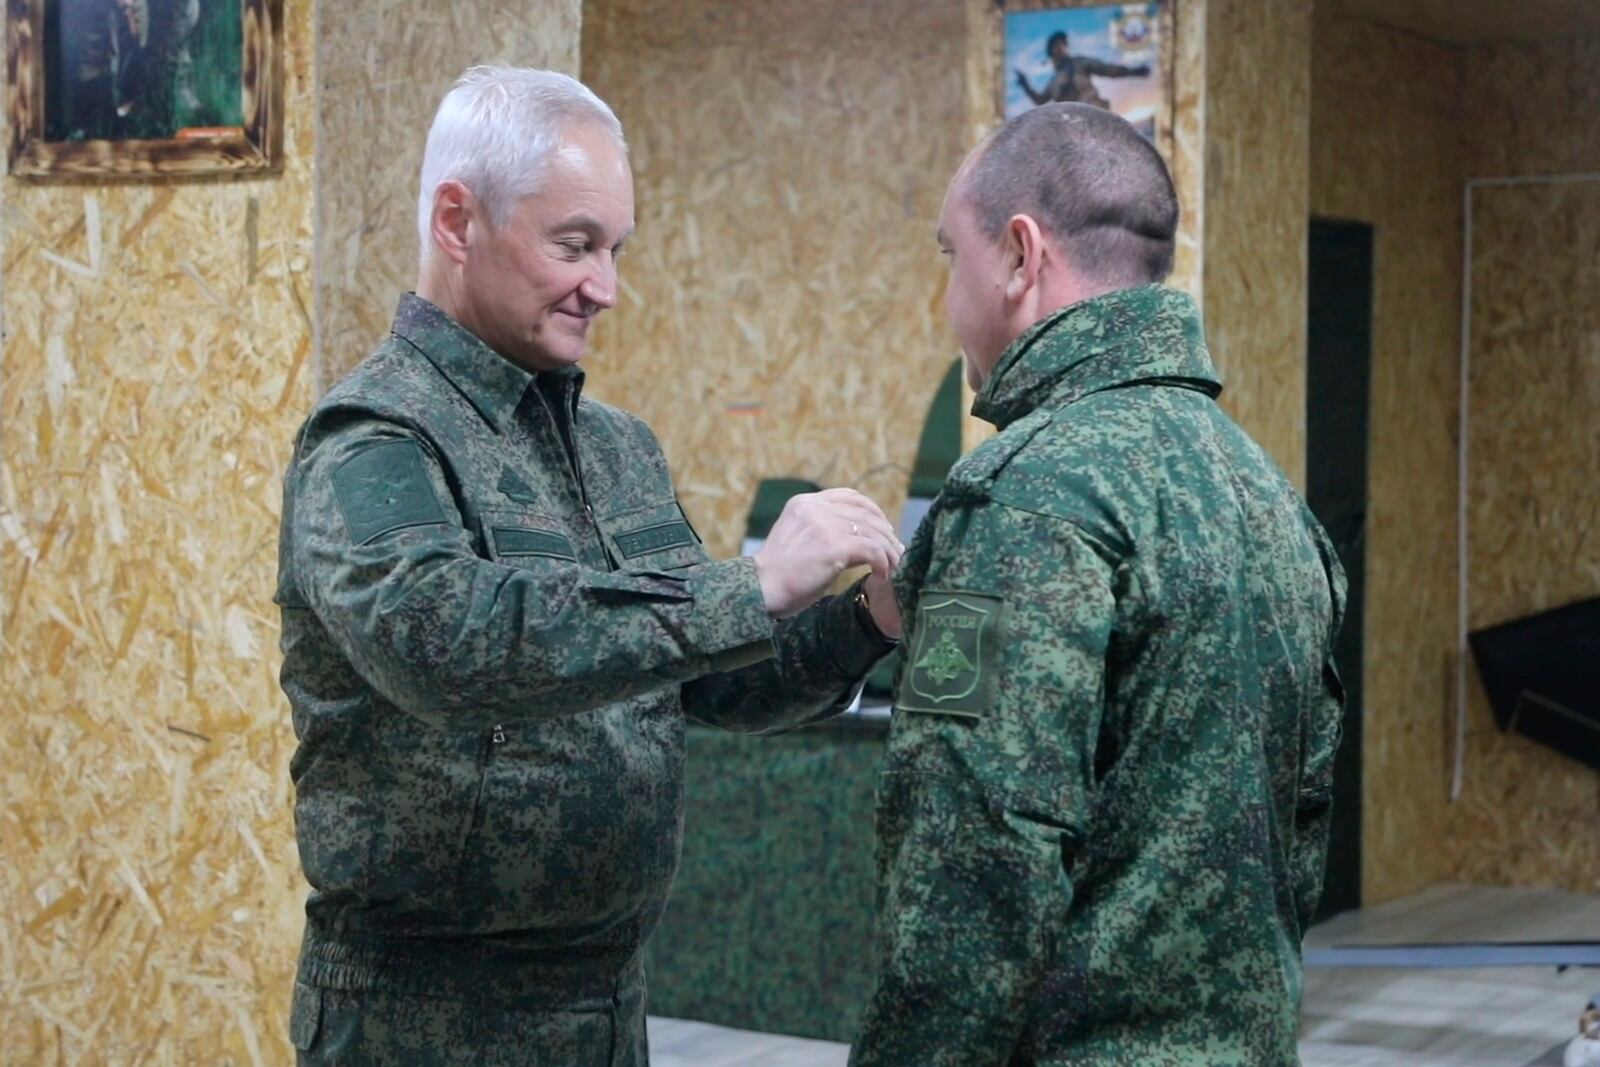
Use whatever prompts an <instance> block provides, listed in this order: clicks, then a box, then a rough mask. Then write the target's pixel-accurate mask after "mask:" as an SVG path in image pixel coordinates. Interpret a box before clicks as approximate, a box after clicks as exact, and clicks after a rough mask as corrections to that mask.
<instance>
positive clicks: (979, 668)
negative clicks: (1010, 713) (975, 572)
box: [895, 589, 1005, 718]
mask: <svg viewBox="0 0 1600 1067" xmlns="http://www.w3.org/2000/svg"><path fill="white" fill-rule="evenodd" d="M1004 607H1005V601H1003V600H1001V599H1000V598H999V597H997V596H992V595H990V594H988V593H972V592H968V591H966V590H954V589H928V590H925V591H924V592H923V594H922V598H921V600H920V601H919V602H918V604H917V619H916V633H917V639H916V643H915V646H914V647H913V648H912V650H911V653H910V657H909V658H908V659H907V661H906V669H905V674H904V676H903V678H904V680H903V682H902V684H901V686H900V690H899V692H898V693H896V694H895V709H896V710H898V711H922V712H928V713H930V714H933V715H961V716H966V717H969V718H980V717H981V716H982V715H983V713H984V712H985V711H986V710H987V708H988V705H989V692H990V687H991V686H992V684H993V682H994V673H995V669H996V664H997V663H998V662H999V658H1000V635H999V630H1000V616H1001V612H1002V609H1003V608H1004Z"/></svg>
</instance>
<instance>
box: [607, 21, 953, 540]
mask: <svg viewBox="0 0 1600 1067" xmlns="http://www.w3.org/2000/svg"><path fill="white" fill-rule="evenodd" d="M966 19H967V13H966V11H965V8H964V0H934V2H921V0H883V2H880V3H872V4H855V3H847V2H843V0H822V2H820V3H811V4H796V3H789V2H777V0H763V2H757V3H736V2H733V0H685V2H684V3H682V4H679V5H677V6H676V7H675V8H674V17H673V18H671V19H662V18H661V17H660V9H659V7H658V6H657V5H650V4H645V3H642V2H640V0H596V2H594V3H591V4H590V5H588V7H587V8H586V10H585V14H584V27H583V66H584V71H585V75H586V77H587V80H588V82H589V84H590V85H591V86H592V87H593V88H594V89H595V90H596V91H597V92H598V93H599V94H600V95H601V96H602V97H604V98H605V99H606V100H607V101H608V102H609V103H610V104H611V105H612V107H613V108H615V109H616V111H617V113H618V115H619V117H620V118H621V119H622V122H623V125H624V128H625V129H626V131H627V135H628V139H629V144H630V147H631V153H632V161H633V168H634V176H635V182H636V189H637V220H638V231H637V233H636V235H635V236H634V238H633V240H632V241H630V242H629V246H628V252H627V255H626V256H625V258H624V259H623V261H622V266H621V290H622V300H621V303H620V304H619V306H618V307H617V308H616V309H614V310H612V311H610V312H608V313H607V314H606V315H605V316H602V318H601V319H600V321H599V323H598V325H597V336H596V343H595V349H594V351H593V352H592V353H591V354H590V355H589V356H588V357H587V359H586V361H585V367H586V368H587V370H588V373H589V386H588V388H589V390H590V392H591V393H592V395H595V396H598V397H600V398H602V399H604V400H607V401H609V402H612V403H615V404H618V405H619V406H621V407H623V408H626V409H628V410H630V411H633V412H635V413H636V414H639V415H640V416H642V417H643V418H644V419H645V420H646V421H647V422H648V423H649V424H650V425H651V426H652V427H653V428H654V430H655V431H656V433H657V435H658V436H659V437H660V438H661V441H662V444H663V446H664V448H665V451H666V454H667V458H668V460H669V462H670V463H671V465H672V469H673V473H674V476H675V479H676V482H677V486H678V490H679V492H680V494H681V496H682V499H683V504H684V507H685V509H686V510H687V512H688V513H689V515H690V516H691V518H692V519H693V521H694V523H695V525H696V527H697V528H698V529H699V531H700V533H701V535H702V536H703V538H704V539H705V541H706V542H707V545H708V546H709V548H710V549H711V550H712V552H713V554H715V555H719V556H721V555H730V554H732V553H733V552H735V551H737V549H738V547H739V544H740V540H741V538H742V536H743V533H744V529H745V519H746V515H747V513H748V511H749V508H750V505H751V503H752V501H753V499H754V495H755V489H756V486H757V484H758V483H759V481H760V480H761V479H763V478H778V477H799V478H805V479H809V480H811V481H814V482H816V483H818V484H820V485H823V486H854V487H856V488H858V489H860V490H862V491H864V492H866V493H868V495H870V496H873V497H874V498H875V499H877V500H879V501H880V503H881V504H883V506H884V507H885V509H886V510H887V511H888V512H889V514H890V515H891V517H893V516H895V515H897V514H898V512H899V509H900V507H901V505H902V503H903V501H904V498H905V493H906V487H907V483H908V480H909V476H910V466H911V462H912V458H913V454H914V451H915V449H916V444H917V440H918V435H919V432H920V429H921V426H922V422H923V419H924V417H925V415H926V412H927V408H928V404H929V402H930V401H931V400H932V398H933V395H934V392H935V391H936V389H937V387H938V385H939V382H940V380H941V379H942V378H943V376H944V373H945V370H946V368H947V367H948V366H949V364H950V360H951V359H952V358H953V357H954V356H955V355H956V353H957V346H956V342H955V338H954V336H953V335H952V334H951V333H950V330H949V327H948V326H947V325H946V323H945V318H944V312H943V306H942V305H943V292H944V284H945V267H944V264H943V261H942V259H941V258H940V256H939V255H938V253H937V249H936V246H935V243H934V239H933V234H934V230H935V228H936V226H937V222H938V214H939V208H940V205H941V203H942V200H943V196H944V191H945V186H946V183H947V181H948V179H949V177H950V175H951V174H952V173H953V172H954V171H955V168H956V166H957V164H959V162H960V161H961V158H962V157H963V155H964V154H965V153H966V151H967V148H968V147H969V145H968V138H969V133H970V130H969V126H968V112H967V101H966V95H965V92H966V90H965V88H964V84H963V70H964V67H965V64H966V55H965V52H964V48H965V44H964V42H965V37H966V33H967V26H966ZM886 42H892V44H893V48H894V51H895V53H896V54H897V55H899V56H908V57H915V58H914V61H906V62H900V61H896V62H885V55H884V47H885V43H886Z"/></svg>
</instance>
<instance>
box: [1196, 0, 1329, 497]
mask: <svg viewBox="0 0 1600 1067" xmlns="http://www.w3.org/2000/svg"><path fill="white" fill-rule="evenodd" d="M1310 96H1311V3H1310V0H1293V2H1289V3H1284V2H1282V0H1270V2H1269V0H1206V4H1205V81H1204V90H1203V106H1204V109H1205V118H1204V123H1205V126H1204V130H1205V134H1204V143H1205V149H1204V168H1205V172H1204V208H1203V211H1204V226H1203V234H1204V236H1203V245H1202V253H1201V263H1200V270H1201V271H1202V274H1203V278H1202V282H1201V285H1202V291H1203V294H1204V299H1203V306H1204V308H1205V318H1206V335H1207V340H1208V342H1209V344H1210V346H1211V353H1212V356H1213V358H1214V359H1215V360H1216V362H1217V367H1218V369H1219V370H1220V371H1221V372H1222V380H1223V388H1224V392H1223V397H1222V406H1223V407H1224V408H1225V409H1226V410H1227V411H1228V413H1229V414H1231V415H1232V416H1233V417H1234V418H1235V419H1236V420H1238V422H1239V423H1240V425H1242V426H1243V427H1244V428H1245V430H1247V431H1248V432H1249V433H1250V435H1251V436H1252V437H1254V438H1255V439H1256V441H1257V442H1259V443H1260V445H1261V446H1262V447H1263V448H1264V449H1266V451H1267V452H1268V454H1270V455H1271V456H1272V458H1273V459H1274V460H1276V461H1277V462H1278V465H1279V466H1281V467H1282V468H1283V469H1284V471H1285V472H1286V473H1287V474H1288V475H1289V477H1290V478H1291V479H1292V480H1293V481H1294V482H1295V484H1296V485H1302V486H1303V485H1304V483H1305V438H1306V418H1305V395H1306V371H1305V351H1306V298H1305V293H1306V270H1307V266H1306V262H1307V261H1306V256H1307V251H1306V244H1307V240H1308V232H1309V231H1308V222H1307V212H1306V205H1307V203H1308V197H1309V182H1310Z"/></svg>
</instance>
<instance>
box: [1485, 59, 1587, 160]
mask: <svg viewBox="0 0 1600 1067" xmlns="http://www.w3.org/2000/svg"><path fill="white" fill-rule="evenodd" d="M1468 56H1469V58H1468V62H1469V70H1470V77H1469V78H1468V80H1467V86H1466V95H1465V106H1466V113H1467V117H1468V118H1467V125H1466V130H1465V132H1466V135H1467V136H1466V143H1467V154H1468V166H1467V176H1468V177H1473V178H1487V177H1508V176H1512V175H1528V174H1566V173H1572V172H1575V171H1577V172H1594V171H1600V133H1597V132H1596V123H1597V122H1600V77H1596V76H1595V72H1596V71H1597V70H1600V35H1591V36H1586V37H1570V36H1569V37H1566V38H1565V39H1557V40H1551V41H1548V42H1544V43H1538V44H1500V45H1483V46H1480V47H1477V48H1474V49H1472V50H1471V52H1470V53H1468Z"/></svg>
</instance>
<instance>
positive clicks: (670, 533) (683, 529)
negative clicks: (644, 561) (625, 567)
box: [617, 519, 694, 559]
mask: <svg viewBox="0 0 1600 1067" xmlns="http://www.w3.org/2000/svg"><path fill="white" fill-rule="evenodd" d="M692 544H694V532H693V531H691V530H690V529H689V524H688V523H686V522H684V521H682V520H681V519H680V520H677V521H675V522H659V523H656V524H655V525H654V526H643V527H640V528H639V529H637V530H629V531H628V532H627V533H619V534H617V549H618V550H619V551H620V552H621V553H622V555H623V558H624V559H633V558H634V557H635V556H643V555H645V554H646V553H649V552H660V551H662V550H663V549H667V548H677V547H679V546H680V545H692Z"/></svg>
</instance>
